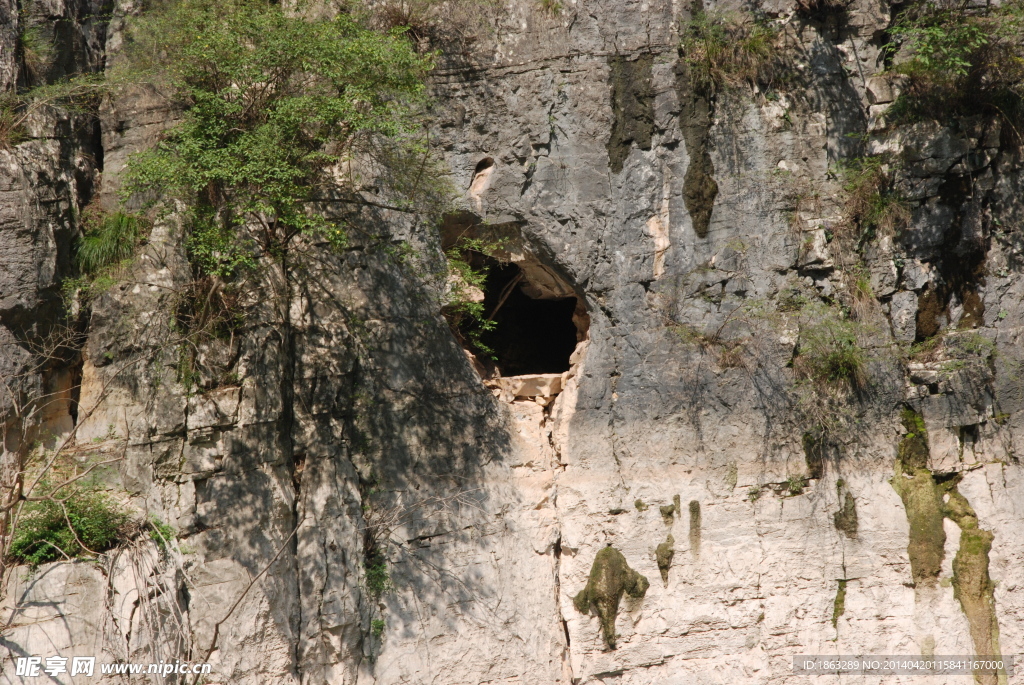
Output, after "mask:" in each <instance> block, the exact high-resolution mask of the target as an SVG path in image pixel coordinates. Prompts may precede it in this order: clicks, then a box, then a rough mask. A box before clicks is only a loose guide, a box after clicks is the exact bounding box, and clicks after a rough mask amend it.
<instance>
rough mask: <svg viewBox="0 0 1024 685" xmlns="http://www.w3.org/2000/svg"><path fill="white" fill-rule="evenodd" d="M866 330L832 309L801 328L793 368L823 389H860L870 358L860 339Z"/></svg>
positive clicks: (826, 310)
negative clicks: (833, 387) (828, 386)
mask: <svg viewBox="0 0 1024 685" xmlns="http://www.w3.org/2000/svg"><path fill="white" fill-rule="evenodd" d="M862 328H863V326H862V325H861V324H858V323H857V322H855V321H852V320H850V319H849V318H847V317H845V316H843V315H842V314H841V313H837V312H835V311H833V310H831V309H825V310H823V311H822V313H821V315H820V316H818V317H815V318H814V319H813V320H811V321H809V322H808V323H806V324H804V325H803V326H801V330H800V346H799V350H798V353H797V357H796V360H795V361H794V364H793V366H794V368H795V369H797V371H798V373H799V374H800V375H802V376H803V377H804V378H807V379H809V380H811V381H813V382H814V383H816V384H818V385H822V386H826V385H831V386H837V385H842V386H847V387H852V388H859V387H861V386H862V385H863V384H864V383H865V381H866V375H865V374H866V368H867V362H868V355H867V352H866V351H865V349H864V347H863V345H862V342H861V340H860V338H861V337H862V336H863V334H864V332H863V331H862Z"/></svg>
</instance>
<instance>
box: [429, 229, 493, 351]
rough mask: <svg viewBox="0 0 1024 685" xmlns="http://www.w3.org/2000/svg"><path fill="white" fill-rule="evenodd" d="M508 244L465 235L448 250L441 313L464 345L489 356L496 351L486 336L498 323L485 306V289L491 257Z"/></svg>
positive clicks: (457, 338)
mask: <svg viewBox="0 0 1024 685" xmlns="http://www.w3.org/2000/svg"><path fill="white" fill-rule="evenodd" d="M504 245H505V242H504V241H503V240H497V241H494V240H484V239H481V238H467V237H463V238H460V239H459V240H458V241H457V242H456V243H455V244H454V245H453V246H452V247H450V248H448V250H446V251H445V256H446V257H447V260H448V271H447V280H446V283H445V286H444V296H443V300H442V302H441V314H442V315H443V316H444V318H445V320H446V321H447V322H448V326H449V328H451V330H452V334H453V335H455V338H456V340H458V341H459V343H460V344H461V345H463V346H466V347H470V348H472V349H473V350H474V351H475V352H477V353H480V354H483V355H486V356H488V357H490V356H492V355H493V354H494V350H492V349H491V348H490V347H488V346H487V345H486V344H485V343H484V342H483V340H482V338H483V336H484V335H485V334H486V333H488V332H490V331H492V330H494V328H495V326H496V325H497V324H496V323H495V322H494V321H493V320H491V319H490V318H488V316H487V312H486V311H485V309H484V288H485V286H486V284H487V276H488V274H489V273H490V269H491V267H490V263H489V261H488V258H491V255H494V254H496V253H497V252H498V251H499V250H500V249H501V248H502V247H503V246H504ZM492 259H493V258H492ZM491 263H493V262H491Z"/></svg>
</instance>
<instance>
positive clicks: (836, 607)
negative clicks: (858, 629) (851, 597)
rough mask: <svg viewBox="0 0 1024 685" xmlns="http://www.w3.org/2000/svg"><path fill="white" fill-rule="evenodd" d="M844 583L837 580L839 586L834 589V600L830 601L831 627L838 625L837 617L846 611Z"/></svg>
mask: <svg viewBox="0 0 1024 685" xmlns="http://www.w3.org/2000/svg"><path fill="white" fill-rule="evenodd" d="M846 583H847V581H845V580H840V581H839V588H838V589H837V590H836V598H835V601H834V602H832V627H833V628H838V627H839V617H840V616H842V615H843V614H845V613H846Z"/></svg>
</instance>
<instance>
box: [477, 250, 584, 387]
mask: <svg viewBox="0 0 1024 685" xmlns="http://www.w3.org/2000/svg"><path fill="white" fill-rule="evenodd" d="M487 261H488V262H489V263H488V266H489V267H490V268H489V271H488V274H487V281H486V285H485V287H484V300H483V305H484V315H485V316H486V317H487V318H488V319H490V320H492V321H493V322H494V326H493V328H491V330H488V331H484V332H482V333H481V334H480V337H479V340H480V343H481V344H482V345H483V346H486V347H487V348H490V352H489V353H488V351H487V350H484V349H472V350H471V351H472V352H474V354H476V356H477V358H478V359H480V360H481V361H482V362H484V363H485V364H486V363H487V362H488V361H490V362H491V363H493V364H494V365H496V366H497V369H496V371H497V372H498V374H500V375H501V376H522V375H527V374H540V373H563V372H565V371H568V370H569V366H570V362H569V357H570V356H571V355H572V353H573V351H574V350H575V349H576V344H577V343H578V342H579V341H580V340H582V337H583V333H582V332H580V330H579V328H578V326H577V323H578V322H581V321H583V320H584V319H585V312H584V313H583V315H582V316H581V315H580V313H579V312H577V308H578V300H577V298H575V297H558V298H556V297H545V296H544V293H543V291H541V290H540V289H539V288H538V287H537V286H536V284H531V283H530V282H529V281H528V280H527V278H526V274H525V273H524V271H523V270H522V269H520V267H519V266H517V265H516V264H501V263H499V262H497V261H494V260H490V259H488V260H487ZM527 290H529V291H531V292H532V293H534V294H540V295H542V297H531V296H530V295H529V294H527V292H526V291H527ZM471 347H472V346H471Z"/></svg>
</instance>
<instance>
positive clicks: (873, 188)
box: [839, 157, 910, 243]
mask: <svg viewBox="0 0 1024 685" xmlns="http://www.w3.org/2000/svg"><path fill="white" fill-rule="evenodd" d="M839 176H840V178H841V179H842V182H843V192H844V195H845V198H844V204H845V208H846V226H847V227H848V228H849V229H851V230H852V231H856V233H857V238H858V243H863V242H865V241H867V240H870V239H871V238H874V237H877V236H893V235H895V234H897V233H898V232H899V231H901V230H903V229H904V228H906V226H907V224H908V223H909V222H910V210H909V209H908V208H907V204H906V202H905V201H904V200H903V198H902V196H901V195H900V194H899V192H897V191H896V189H895V187H894V185H893V170H892V166H891V165H890V163H889V162H888V160H886V159H885V158H884V157H860V158H857V159H853V160H849V161H848V162H846V163H844V164H842V165H840V167H839Z"/></svg>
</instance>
